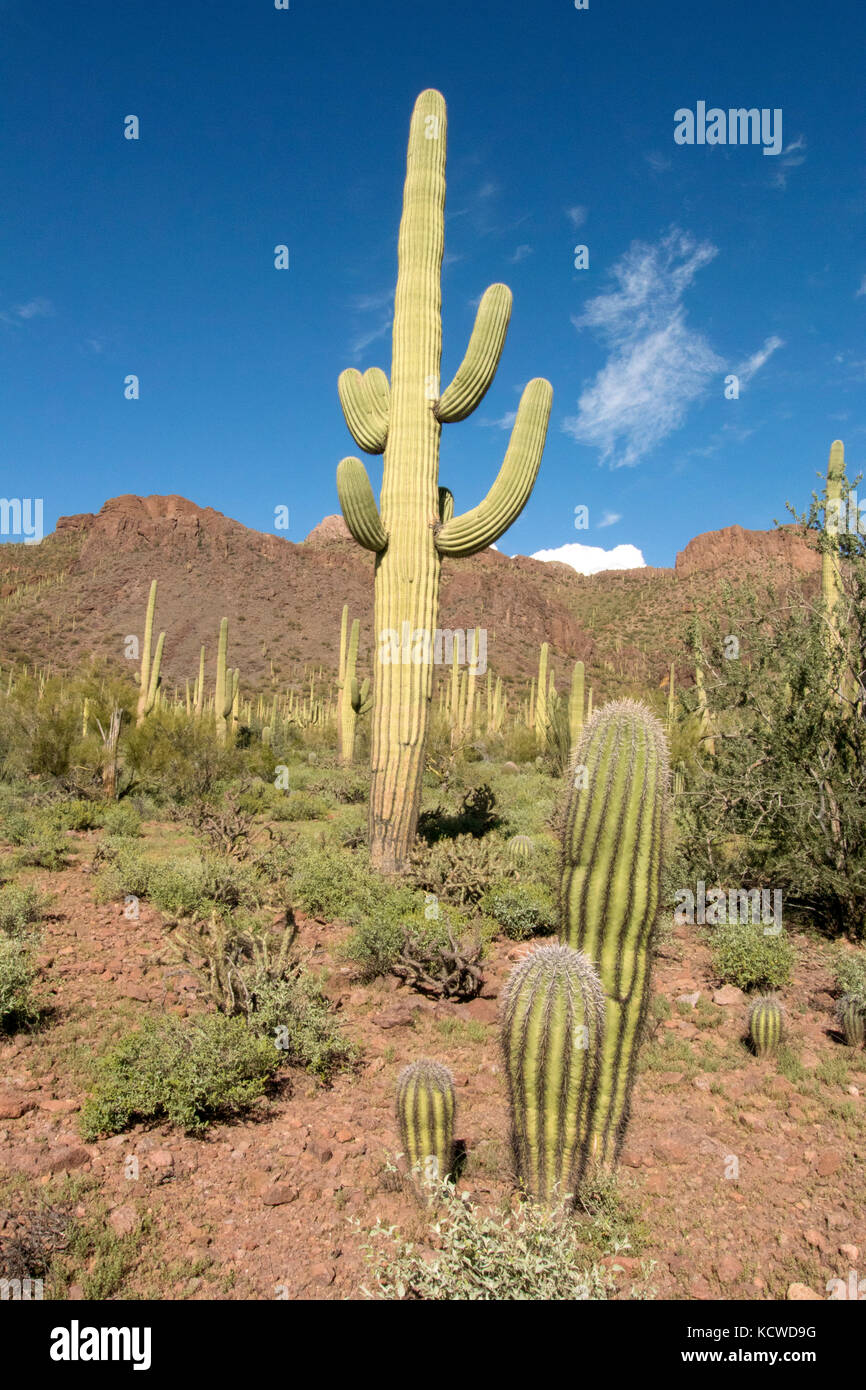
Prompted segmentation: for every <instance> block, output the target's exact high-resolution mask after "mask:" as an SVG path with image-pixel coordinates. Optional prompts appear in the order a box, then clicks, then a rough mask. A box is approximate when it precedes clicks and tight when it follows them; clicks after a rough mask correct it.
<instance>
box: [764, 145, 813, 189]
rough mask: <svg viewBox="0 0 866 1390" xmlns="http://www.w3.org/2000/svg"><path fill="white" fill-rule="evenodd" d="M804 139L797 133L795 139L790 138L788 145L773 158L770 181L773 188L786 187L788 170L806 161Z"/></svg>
mask: <svg viewBox="0 0 866 1390" xmlns="http://www.w3.org/2000/svg"><path fill="white" fill-rule="evenodd" d="M805 149H806V141H805V140H804V139H803V136H802V135H798V136H797V138H796V140H792V141H791V143H790V145H785V147H784V149H783V150H782V153H781V154H780V155H779V156H778V157H777V158H776V159H774V160H773V168H772V171H771V175H772V176H771V178H770V183H771V185H772V187H773V188H787V187H788V170H789V169H797V168H799V166H800V165H801V164H804V163H805V162H806V155H805Z"/></svg>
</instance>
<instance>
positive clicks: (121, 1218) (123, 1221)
mask: <svg viewBox="0 0 866 1390" xmlns="http://www.w3.org/2000/svg"><path fill="white" fill-rule="evenodd" d="M108 1222H109V1225H110V1226H111V1229H112V1230H113V1231H114V1233H115V1235H117V1236H121V1237H122V1236H128V1235H130V1234H131V1233H132V1232H133V1231H134V1230H135V1228H136V1226H137V1225H138V1212H137V1211H136V1210H135V1207H133V1206H130V1205H129V1204H128V1203H125V1204H124V1205H123V1206H120V1207H115V1208H114V1211H113V1212H111V1214H110V1216H109V1218H108Z"/></svg>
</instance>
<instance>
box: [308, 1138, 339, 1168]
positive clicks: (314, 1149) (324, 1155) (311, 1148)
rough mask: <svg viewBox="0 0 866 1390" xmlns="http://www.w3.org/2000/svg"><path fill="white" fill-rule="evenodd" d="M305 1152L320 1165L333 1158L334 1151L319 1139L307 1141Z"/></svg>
mask: <svg viewBox="0 0 866 1390" xmlns="http://www.w3.org/2000/svg"><path fill="white" fill-rule="evenodd" d="M306 1152H307V1153H308V1154H312V1155H313V1158H317V1159H318V1160H319V1162H320V1163H327V1162H328V1160H329V1159H330V1158H333V1156H334V1151H333V1149H332V1148H331V1147H330V1145H329V1144H326V1143H324V1141H323V1140H321V1139H309V1140H308V1141H307V1148H306Z"/></svg>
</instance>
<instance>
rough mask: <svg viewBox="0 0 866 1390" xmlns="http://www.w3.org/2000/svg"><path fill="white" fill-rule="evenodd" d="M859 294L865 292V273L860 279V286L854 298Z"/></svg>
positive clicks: (858, 296) (857, 297)
mask: <svg viewBox="0 0 866 1390" xmlns="http://www.w3.org/2000/svg"><path fill="white" fill-rule="evenodd" d="M861 294H866V275H864V276H863V279H862V280H861V281H860V288H859V290H858V291H857V293H856V294H855V296H854V298H855V299H859V298H860V296H861Z"/></svg>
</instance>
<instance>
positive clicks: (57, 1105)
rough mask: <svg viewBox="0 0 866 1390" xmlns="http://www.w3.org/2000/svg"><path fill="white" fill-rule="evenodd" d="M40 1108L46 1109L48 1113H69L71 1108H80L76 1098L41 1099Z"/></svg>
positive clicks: (71, 1110)
mask: <svg viewBox="0 0 866 1390" xmlns="http://www.w3.org/2000/svg"><path fill="white" fill-rule="evenodd" d="M39 1109H40V1110H47V1111H48V1113H49V1115H71V1114H72V1112H73V1110H80V1109H81V1103H80V1102H79V1101H77V1100H41V1101H40V1102H39Z"/></svg>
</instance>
